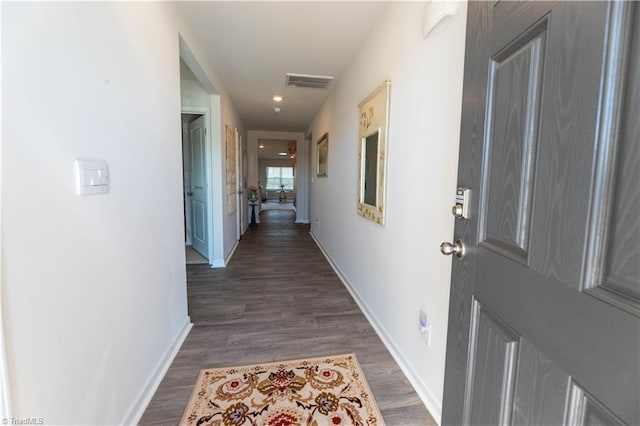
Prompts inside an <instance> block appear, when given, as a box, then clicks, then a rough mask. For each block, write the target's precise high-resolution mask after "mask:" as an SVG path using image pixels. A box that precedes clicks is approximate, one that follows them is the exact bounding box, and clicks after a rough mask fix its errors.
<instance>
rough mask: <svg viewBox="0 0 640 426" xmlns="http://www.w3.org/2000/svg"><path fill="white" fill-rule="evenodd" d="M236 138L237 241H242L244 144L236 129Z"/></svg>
mask: <svg viewBox="0 0 640 426" xmlns="http://www.w3.org/2000/svg"><path fill="white" fill-rule="evenodd" d="M234 132H235V137H236V197H237V209H236V240H238V241H240V239H241V238H242V228H243V226H242V219H243V214H242V213H243V208H244V204H243V203H242V201H243V195H244V187H243V185H244V182H243V179H242V152H241V151H240V150H241V149H242V144H241V143H240V133H239V132H238V128H237V127H236V128H234Z"/></svg>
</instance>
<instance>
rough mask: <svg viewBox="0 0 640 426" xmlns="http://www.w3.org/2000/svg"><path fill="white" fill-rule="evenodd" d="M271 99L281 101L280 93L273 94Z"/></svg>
mask: <svg viewBox="0 0 640 426" xmlns="http://www.w3.org/2000/svg"><path fill="white" fill-rule="evenodd" d="M273 101H274V102H282V96H280V95H273Z"/></svg>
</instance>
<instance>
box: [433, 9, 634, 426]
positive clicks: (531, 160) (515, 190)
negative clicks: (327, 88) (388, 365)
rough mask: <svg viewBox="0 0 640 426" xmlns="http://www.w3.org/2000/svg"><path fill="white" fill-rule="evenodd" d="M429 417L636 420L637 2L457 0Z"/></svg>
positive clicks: (450, 420)
mask: <svg viewBox="0 0 640 426" xmlns="http://www.w3.org/2000/svg"><path fill="white" fill-rule="evenodd" d="M466 52H467V53H466V58H465V77H464V78H465V80H464V95H463V113H462V128H461V147H460V150H461V151H460V162H459V171H458V182H459V184H460V185H461V186H467V187H469V188H470V189H471V197H470V203H471V204H470V206H471V208H470V217H469V219H458V220H457V223H456V228H455V236H454V239H459V240H461V241H462V243H463V244H464V245H465V248H466V253H465V256H464V257H462V258H456V257H454V260H453V273H452V290H451V298H450V308H449V309H450V312H449V335H448V342H447V362H446V373H445V386H444V401H443V424H451V425H460V424H472V425H499V424H518V425H519V424H523V425H524V424H529V425H560V424H576V425H582V424H625V423H626V424H632V425H638V424H640V413H639V406H640V403H639V398H640V396H639V395H640V392H639V389H640V377H639V372H640V355H639V346H640V321H639V318H640V317H639V312H640V309H639V306H640V305H639V301H640V269H639V268H640V83H639V80H640V3H635V2H618V3H606V2H585V3H579V2H555V3H554V2H503V1H501V2H485V1H483V2H477V3H473V2H472V3H470V4H469V11H468V24H467V47H466Z"/></svg>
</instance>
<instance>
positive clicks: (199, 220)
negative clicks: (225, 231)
mask: <svg viewBox="0 0 640 426" xmlns="http://www.w3.org/2000/svg"><path fill="white" fill-rule="evenodd" d="M189 145H190V157H191V167H190V172H191V173H190V174H191V176H190V184H191V191H190V193H189V196H190V198H191V225H192V231H193V232H192V239H191V241H192V243H193V248H194V249H195V250H196V251H197V252H198V253H200V254H201V255H203V256H204V257H206V258H207V259H209V253H208V247H209V241H208V235H209V233H208V228H207V226H208V225H207V224H208V223H209V221H208V217H207V211H208V210H207V204H208V200H207V175H206V172H207V167H206V144H205V127H204V116H202V117H199V118H197V119H195V120H194V121H192V122H191V123H189Z"/></svg>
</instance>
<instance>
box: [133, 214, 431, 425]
mask: <svg viewBox="0 0 640 426" xmlns="http://www.w3.org/2000/svg"><path fill="white" fill-rule="evenodd" d="M294 215H295V213H294V212H293V211H286V210H270V211H265V212H263V213H262V214H261V216H260V220H261V223H260V224H259V225H252V226H250V227H249V229H248V230H247V232H246V233H245V234H244V236H243V238H242V240H241V242H240V244H239V246H238V248H237V250H236V252H235V254H234V256H233V258H232V259H231V261H230V262H229V265H228V267H227V268H220V269H211V268H209V267H208V266H206V265H189V266H188V267H187V286H188V297H189V315H190V317H191V320H192V322H193V324H194V327H193V329H192V330H191V333H190V334H189V336H188V337H187V339H186V341H185V343H184V345H183V346H182V348H181V349H180V351H179V353H178V355H177V356H176V358H175V360H174V361H173V363H172V365H171V367H170V369H169V371H168V372H167V374H166V376H165V378H164V379H163V381H162V383H161V385H160V387H159V388H158V391H157V392H156V394H155V395H154V397H153V399H152V401H151V402H150V404H149V406H148V407H147V410H146V411H145V413H144V416H143V417H142V419H141V422H140V424H177V423H178V421H179V420H180V417H181V416H182V412H183V410H184V408H185V406H186V404H187V401H188V399H189V396H190V394H191V390H192V387H193V385H194V383H195V380H196V377H197V375H198V372H199V371H200V369H202V368H207V367H223V366H233V365H242V364H251V363H257V362H269V361H277V360H288V359H297V358H304V357H314V356H322V355H330V354H340V353H348V352H355V353H356V355H357V357H358V359H359V361H360V364H361V365H362V368H363V370H364V372H365V375H366V377H367V381H368V382H369V385H370V387H371V389H372V391H373V393H374V396H375V398H376V400H377V402H378V405H379V407H380V410H381V412H382V415H383V417H384V420H385V422H386V423H387V424H389V425H401V424H406V425H418V424H420V425H425V424H427V425H430V424H436V423H435V422H434V420H433V419H432V418H431V416H430V415H429V413H428V412H427V411H426V409H425V408H424V405H423V404H422V402H421V401H420V399H419V398H418V396H417V394H416V393H415V392H414V390H413V389H412V387H411V385H410V384H409V382H408V381H407V380H406V378H405V376H404V375H403V374H402V372H401V371H400V369H399V367H398V365H397V364H396V363H395V361H394V360H393V358H392V357H391V355H390V354H389V352H388V351H387V349H386V348H385V347H384V345H383V344H382V342H381V340H380V339H379V338H378V336H377V335H376V333H375V332H374V330H373V329H372V328H371V326H370V325H369V323H368V322H367V320H366V319H365V317H364V315H363V314H362V313H361V311H360V309H359V308H358V306H357V305H356V303H355V302H354V301H353V299H352V298H351V296H350V295H349V293H348V292H347V290H346V289H345V288H344V286H343V285H342V283H341V282H340V280H339V278H338V277H337V276H336V274H335V273H334V271H333V270H332V269H331V266H330V265H329V264H328V263H327V261H326V260H325V258H324V256H323V255H322V253H321V251H320V249H319V248H318V247H317V246H316V244H315V242H314V241H313V239H312V238H311V236H310V235H309V233H308V232H307V226H306V225H300V224H294V223H293V222H294Z"/></svg>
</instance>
